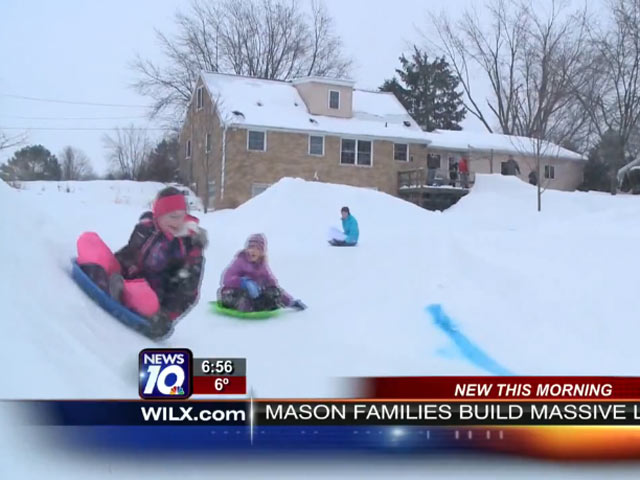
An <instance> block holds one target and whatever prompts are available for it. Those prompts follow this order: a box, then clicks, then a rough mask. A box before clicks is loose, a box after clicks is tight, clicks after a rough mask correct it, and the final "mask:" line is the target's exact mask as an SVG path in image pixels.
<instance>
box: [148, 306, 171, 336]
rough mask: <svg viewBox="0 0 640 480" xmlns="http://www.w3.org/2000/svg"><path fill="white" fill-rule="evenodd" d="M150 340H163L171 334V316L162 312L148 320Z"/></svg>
mask: <svg viewBox="0 0 640 480" xmlns="http://www.w3.org/2000/svg"><path fill="white" fill-rule="evenodd" d="M149 323H150V329H149V336H150V337H151V338H157V339H160V338H165V337H168V336H169V335H170V334H171V333H172V332H173V320H172V319H171V316H170V315H169V314H168V313H167V312H164V311H162V310H160V311H159V312H158V313H156V314H155V315H153V316H152V317H151V318H149Z"/></svg>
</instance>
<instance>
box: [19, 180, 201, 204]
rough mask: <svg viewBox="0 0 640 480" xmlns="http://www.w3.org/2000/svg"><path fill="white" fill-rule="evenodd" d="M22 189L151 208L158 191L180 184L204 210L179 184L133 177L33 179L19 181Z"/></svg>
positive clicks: (189, 199) (194, 200)
mask: <svg viewBox="0 0 640 480" xmlns="http://www.w3.org/2000/svg"><path fill="white" fill-rule="evenodd" d="M15 183H16V185H14V186H16V187H17V188H19V189H20V190H27V191H29V192H34V193H37V194H38V195H46V196H49V195H52V194H64V195H72V196H73V198H74V199H75V200H76V201H80V202H84V203H85V204H88V205H91V204H95V203H115V204H118V205H133V206H136V207H140V208H149V207H150V203H151V200H153V197H154V196H155V194H156V193H157V192H158V190H160V189H162V188H164V187H165V186H169V185H176V186H178V187H179V188H180V189H181V190H183V191H186V192H187V193H188V195H187V202H188V204H189V206H190V208H191V209H192V210H199V211H202V210H203V208H202V201H201V200H200V199H199V198H198V197H197V196H196V195H195V194H194V193H193V192H192V191H191V190H189V189H188V188H186V187H184V186H182V185H177V184H164V183H159V182H134V181H131V180H92V181H86V182H85V181H60V182H46V181H32V182H15Z"/></svg>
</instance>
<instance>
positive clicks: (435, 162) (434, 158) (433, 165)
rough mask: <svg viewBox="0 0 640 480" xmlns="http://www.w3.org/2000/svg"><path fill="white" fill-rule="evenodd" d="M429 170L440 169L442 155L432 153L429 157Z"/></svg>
mask: <svg viewBox="0 0 640 480" xmlns="http://www.w3.org/2000/svg"><path fill="white" fill-rule="evenodd" d="M427 168H429V169H438V168H440V155H435V154H433V153H430V154H429V155H427Z"/></svg>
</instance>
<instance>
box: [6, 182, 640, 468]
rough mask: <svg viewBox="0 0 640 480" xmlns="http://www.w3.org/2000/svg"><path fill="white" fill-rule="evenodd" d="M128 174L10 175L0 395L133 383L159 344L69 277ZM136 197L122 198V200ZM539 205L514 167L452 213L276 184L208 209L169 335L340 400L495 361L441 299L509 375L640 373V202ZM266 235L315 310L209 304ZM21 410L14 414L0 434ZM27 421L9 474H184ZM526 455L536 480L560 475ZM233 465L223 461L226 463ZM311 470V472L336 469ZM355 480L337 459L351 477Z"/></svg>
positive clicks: (262, 392)
mask: <svg viewBox="0 0 640 480" xmlns="http://www.w3.org/2000/svg"><path fill="white" fill-rule="evenodd" d="M121 186H122V187H123V188H122V189H121V190H120V193H118V195H116V196H114V191H113V190H111V189H110V188H108V186H107V185H104V184H102V183H101V182H82V184H81V185H80V184H78V185H73V187H74V188H70V191H69V192H66V191H64V190H65V189H64V188H62V187H61V189H60V190H59V189H58V185H57V184H50V183H43V184H35V183H34V184H31V185H28V186H27V188H26V189H24V190H17V189H14V188H10V187H9V186H8V185H7V184H5V183H0V203H1V204H2V218H3V221H4V226H5V230H3V233H5V234H4V235H2V236H1V237H0V239H1V240H0V242H1V244H0V265H2V269H1V276H0V279H1V280H0V305H2V319H3V322H4V324H3V327H4V328H3V348H2V349H0V351H1V352H2V353H1V355H2V357H1V358H0V361H1V362H2V364H3V365H9V364H10V365H11V366H12V368H5V370H4V376H3V380H4V385H5V386H6V387H5V389H4V390H3V392H4V393H3V397H4V398H136V397H137V354H138V352H139V351H140V349H142V348H144V347H148V346H150V345H151V342H149V341H147V340H145V339H144V338H142V337H140V336H138V335H137V334H135V333H133V332H131V331H130V330H128V329H127V328H125V327H123V326H122V325H120V324H119V323H117V322H116V321H114V320H113V319H112V318H110V317H109V316H108V315H107V314H105V313H104V312H103V311H102V310H101V309H99V308H98V307H97V306H96V305H95V304H94V303H93V302H92V301H91V300H90V299H88V298H87V297H86V296H85V295H84V294H83V293H82V292H81V291H80V290H79V288H78V287H77V286H76V285H75V284H74V283H73V282H72V281H71V279H70V278H69V274H68V271H69V259H70V258H71V257H72V256H73V255H74V254H75V240H76V238H77V237H78V235H79V234H80V233H81V232H83V231H86V230H92V231H96V232H99V233H100V235H101V236H102V237H103V238H104V239H105V241H106V242H107V243H108V244H109V245H110V246H111V247H112V248H113V249H117V248H119V247H120V246H121V245H123V244H124V242H126V240H127V239H128V237H129V235H130V233H131V229H132V228H133V226H134V224H135V222H136V220H137V218H138V216H139V215H140V213H141V212H142V211H143V210H144V209H145V208H146V207H147V205H148V204H149V201H150V200H151V199H152V198H153V196H154V195H155V193H156V191H157V190H158V189H160V188H161V187H162V185H160V184H157V185H149V184H146V185H139V184H131V185H126V184H124V185H122V184H121ZM124 187H126V188H124ZM123 192H127V193H126V195H129V197H128V200H127V201H120V202H119V201H118V200H117V198H122V196H124V195H125V194H124V193H123ZM134 192H137V193H135V195H134ZM343 205H349V206H350V207H351V209H352V212H353V213H354V215H355V216H356V217H357V218H358V221H359V223H360V230H361V243H360V245H359V246H358V247H357V248H355V249H340V248H331V247H329V246H328V245H327V244H326V239H325V235H326V230H327V228H328V227H330V226H333V225H338V224H339V209H340V207H341V206H343ZM543 209H544V210H543V212H542V213H541V214H538V213H537V212H536V211H535V191H534V189H533V188H532V187H530V186H529V185H526V184H524V183H522V182H520V181H518V180H515V179H513V178H505V177H500V176H479V177H478V179H477V183H476V186H475V187H474V189H473V191H472V193H471V194H469V195H468V196H467V197H465V198H463V199H462V200H461V201H460V202H459V203H458V204H457V205H455V206H454V207H453V208H451V209H450V210H447V211H446V212H443V213H434V212H429V211H426V210H422V209H420V208H418V207H416V206H414V205H411V204H408V203H406V202H403V201H401V200H399V199H397V198H394V197H392V196H389V195H385V194H382V193H379V192H374V191H371V190H366V189H357V188H351V187H345V186H339V185H327V184H322V183H314V182H305V181H302V180H294V179H285V180H282V181H280V182H279V183H277V184H276V185H274V186H273V187H271V188H270V189H268V190H267V191H266V192H264V193H262V194H261V195H259V196H257V197H255V198H254V199H252V200H251V201H249V202H247V203H246V204H244V205H242V206H241V207H239V208H237V209H235V210H225V211H220V212H215V213H210V214H207V215H202V214H201V222H202V224H203V226H204V227H205V228H207V229H208V231H209V235H210V247H209V249H208V250H207V252H206V255H207V264H206V274H205V279H204V282H203V285H202V295H201V301H200V303H199V304H198V306H197V307H195V308H194V309H193V310H192V311H191V313H190V314H189V316H188V317H186V318H185V319H184V320H183V321H182V323H181V324H180V325H179V326H178V328H177V331H176V333H175V335H174V336H173V337H172V338H171V339H170V340H169V341H167V342H166V345H167V346H176V347H188V348H190V349H191V350H192V351H193V352H194V353H195V354H196V356H198V355H201V356H243V357H247V359H248V379H249V384H250V385H251V386H252V387H253V388H254V393H255V395H257V396H262V397H296V396H304V397H316V396H317V397H322V396H332V395H336V394H341V393H344V392H343V390H341V385H340V383H339V382H336V381H335V380H334V379H335V378H336V377H342V376H351V375H443V374H472V375H473V374H480V375H484V374H491V373H493V372H492V371H490V370H488V369H487V368H486V367H483V365H482V364H481V363H478V362H475V363H474V358H473V357H469V356H468V355H465V352H463V351H461V350H460V349H459V348H458V347H457V346H456V345H455V344H454V343H453V342H452V340H451V339H450V338H449V336H447V334H446V333H445V332H444V331H442V330H441V329H439V328H438V327H437V326H436V325H435V323H434V321H433V319H432V318H431V316H430V315H429V313H427V312H426V311H425V307H427V306H428V305H432V304H439V305H441V308H442V311H444V312H445V313H446V314H447V315H449V316H450V317H451V318H452V319H453V321H454V322H455V324H456V325H457V328H458V329H459V331H460V332H463V333H464V334H465V335H466V336H467V338H469V339H471V341H473V342H474V343H475V345H476V346H478V348H479V349H481V350H482V351H484V352H485V353H486V355H487V356H490V357H492V358H493V359H494V360H495V361H496V362H499V363H500V365H501V366H502V367H504V369H506V370H508V371H509V372H511V373H515V374H585V375H586V374H612V375H638V374H639V373H640V372H639V369H640V367H638V365H640V362H639V360H640V353H639V350H638V348H637V342H638V340H637V339H638V336H639V335H638V334H639V333H640V327H638V324H637V312H636V308H635V303H634V299H635V298H636V296H635V294H636V290H637V288H636V281H635V280H636V279H635V272H637V271H638V267H639V266H640V265H639V263H640V260H639V259H638V256H637V255H635V252H634V249H633V246H635V245H637V244H638V240H639V239H640V226H639V225H638V222H637V221H636V219H637V218H638V217H639V215H640V203H638V202H637V198H636V197H631V196H617V197H611V196H609V195H603V194H591V193H589V194H586V193H563V192H552V191H549V192H546V193H545V194H544V197H543ZM254 232H264V233H266V234H267V236H268V240H269V251H270V253H269V258H270V262H271V266H272V269H273V271H274V273H275V274H276V275H277V276H278V278H279V280H280V282H281V284H282V285H283V286H284V287H285V288H287V289H288V290H289V291H290V292H291V293H292V294H293V295H294V296H296V297H299V298H301V299H303V300H304V301H305V302H306V303H307V304H308V305H309V307H310V308H309V309H308V310H306V311H304V312H300V313H292V314H289V315H284V316H282V317H280V318H276V319H272V320H270V321H267V322H239V321H236V320H233V319H229V318H225V317H218V316H214V315H212V314H210V313H209V311H208V308H207V304H206V302H207V301H208V300H210V299H213V298H214V297H215V292H216V289H217V287H218V281H219V278H220V274H221V273H222V271H223V269H224V267H225V266H226V265H227V263H228V262H229V261H230V260H231V258H232V256H233V254H234V253H235V252H236V251H237V250H238V249H239V248H241V247H242V245H243V244H244V241H245V238H246V236H247V235H249V234H250V233H254ZM34 379H35V380H34ZM7 420H8V419H7V418H2V416H0V421H1V422H3V428H4V424H5V423H6V422H7ZM7 425H8V424H7ZM9 426H10V425H9ZM9 426H7V429H6V431H7V432H9V429H8V428H9ZM24 435H26V432H22V431H20V432H17V431H14V430H11V433H10V434H8V435H4V436H3V440H4V443H0V446H2V448H0V450H1V451H2V452H3V453H0V476H2V472H3V471H5V468H6V471H7V472H9V474H8V475H6V477H7V478H18V476H20V478H41V477H42V476H43V475H49V476H51V474H52V473H53V474H54V476H55V478H89V476H90V477H91V478H97V476H100V477H102V476H104V477H107V476H109V477H111V476H112V475H113V474H115V475H117V476H118V477H119V478H128V477H127V476H126V475H127V474H132V472H133V471H134V470H135V471H136V472H137V474H136V475H137V478H139V473H141V472H142V471H144V472H147V473H148V472H151V471H153V472H154V475H156V476H157V475H159V476H158V478H165V477H167V478H168V476H169V475H172V478H173V476H174V475H175V474H174V473H173V470H167V466H166V465H164V464H163V466H162V467H160V466H159V465H156V463H155V460H154V462H153V463H139V459H137V458H136V465H135V468H134V465H133V464H132V463H127V462H125V461H124V460H122V462H121V463H117V462H116V463H114V459H113V458H111V457H109V458H108V459H107V460H108V461H107V460H105V459H104V458H102V459H100V460H99V459H97V457H86V458H85V457H78V456H73V457H69V458H66V457H65V458H60V457H58V456H56V455H54V453H53V452H49V451H48V450H47V448H48V447H44V446H41V447H38V446H35V445H36V444H35V443H34V439H33V438H32V437H29V436H24ZM38 448H40V450H38ZM27 452H29V453H27ZM33 452H36V453H38V455H39V456H38V457H33V454H34V453H33ZM33 458H38V460H37V461H34V460H33ZM105 458H106V457H105ZM349 461H350V462H351V459H350V460H349ZM457 462H458V464H457V465H458V470H456V472H459V471H460V470H459V469H460V468H462V469H466V471H467V472H468V474H467V476H472V475H473V477H474V478H497V476H498V475H497V473H498V470H499V471H500V472H503V473H504V475H503V478H514V476H515V475H516V474H515V473H514V472H516V471H518V472H519V474H522V473H523V470H522V469H519V470H516V468H518V465H515V464H513V463H512V464H509V463H505V462H504V461H502V462H501V463H500V465H499V469H498V466H497V465H494V464H493V463H488V464H483V463H475V461H473V463H470V462H472V461H471V460H469V461H466V460H458V461H457ZM460 462H462V463H460ZM465 462H466V463H465ZM203 465H204V464H203ZM350 465H352V464H351V463H350ZM353 465H355V464H353ZM393 465H394V464H380V465H379V466H380V467H381V470H378V471H377V472H376V473H374V475H373V476H371V477H372V478H374V477H375V478H386V477H388V476H390V475H396V474H397V472H396V467H395V466H393ZM509 465H510V466H509ZM247 466H248V467H251V468H249V469H245V471H244V473H245V476H246V478H250V477H255V478H266V476H267V473H271V474H272V475H271V478H285V477H286V478H299V473H300V469H301V468H305V469H306V468H307V467H301V466H300V464H295V463H294V464H291V465H290V466H289V467H288V468H289V469H288V470H286V469H285V470H282V469H283V468H285V464H284V463H275V464H252V465H247ZM392 466H393V469H394V470H393V473H392V472H391V470H390V469H391V468H392ZM525 466H526V467H527V468H528V469H530V470H529V474H528V475H527V474H526V473H525V476H528V477H529V478H539V477H540V476H541V474H543V475H544V476H548V475H549V474H550V473H553V471H552V470H550V469H547V468H546V467H545V466H540V465H539V464H537V465H532V464H527V465H525ZM192 467H193V468H192V470H193V469H194V468H196V465H193V466H192ZM405 467H407V465H405ZM414 467H415V468H414V469H413V470H411V469H408V468H407V469H406V472H405V473H406V474H407V475H410V476H412V478H413V477H415V478H417V476H418V475H420V478H423V475H424V469H426V468H428V469H429V471H430V472H431V473H434V472H440V473H441V474H442V475H447V476H450V474H451V472H452V470H451V464H450V462H443V463H440V464H438V463H434V462H433V461H431V460H430V463H429V464H428V466H427V465H426V464H425V465H423V466H418V464H415V465H414ZM592 467H593V466H592ZM592 467H591V468H592ZM112 468H113V470H112ZM180 468H181V470H180V472H181V473H180V474H181V475H182V474H183V473H184V471H183V470H182V469H183V467H182V466H181V467H180ZM197 468H198V469H200V468H202V467H197ZM237 468H238V466H237V464H236V463H226V464H225V463H222V464H220V463H217V464H216V473H217V474H221V473H222V472H227V473H229V474H230V473H231V472H232V469H233V472H234V473H235V472H236V470H237ZM314 468H319V470H317V472H318V473H317V475H316V478H322V477H323V476H324V475H323V474H322V472H323V471H327V470H322V468H321V466H319V465H316V467H314ZM354 468H355V466H354ZM385 469H389V471H388V472H387V470H385ZM496 469H498V470H496ZM531 469H534V470H531ZM416 470H419V471H420V472H419V473H418V472H417V471H416ZM541 470H544V472H542V471H541ZM193 471H194V472H195V470H193ZM16 472H21V473H20V475H18V474H17V473H16ZM27 472H28V473H29V474H33V475H34V476H33V477H29V476H27ZM176 472H177V471H176ZM580 472H582V473H584V470H580ZM284 473H286V474H287V475H289V476H288V477H287V475H284ZM336 473H337V472H336V470H335V469H334V470H332V471H331V472H329V473H328V474H327V475H329V476H331V477H332V478H338V477H337V476H336ZM572 473H578V472H577V471H574V470H569V469H565V470H563V473H562V476H563V478H567V477H566V476H567V475H569V474H572ZM592 473H593V474H594V475H593V478H600V477H602V476H603V474H604V472H603V471H594V472H592ZM623 473H625V474H628V476H629V478H630V476H631V475H632V474H631V471H630V470H629V471H626V470H625V471H624V472H623ZM23 474H24V475H23ZM434 474H435V473H434ZM607 474H608V475H609V473H607ZM635 474H636V472H633V475H635ZM305 475H306V474H305ZM357 475H358V474H356V473H355V471H354V472H353V474H350V473H348V471H347V470H341V471H340V476H342V478H345V476H357ZM376 475H378V476H377V477H376ZM479 475H480V477H479ZM3 478H4V477H3ZM51 478H53V477H51ZM518 478H522V477H518Z"/></svg>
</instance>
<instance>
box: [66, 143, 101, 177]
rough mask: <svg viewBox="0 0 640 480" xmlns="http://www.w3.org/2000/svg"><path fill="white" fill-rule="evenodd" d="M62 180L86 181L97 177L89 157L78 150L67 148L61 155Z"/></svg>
mask: <svg viewBox="0 0 640 480" xmlns="http://www.w3.org/2000/svg"><path fill="white" fill-rule="evenodd" d="M59 158H60V163H61V164H62V165H61V166H62V180H85V179H87V178H92V177H94V176H95V174H94V171H93V168H92V166H91V161H90V160H89V157H88V156H87V155H86V154H85V153H84V152H83V151H82V150H79V149H77V148H74V147H71V146H67V147H64V148H63V149H62V152H61V153H60V155H59Z"/></svg>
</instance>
